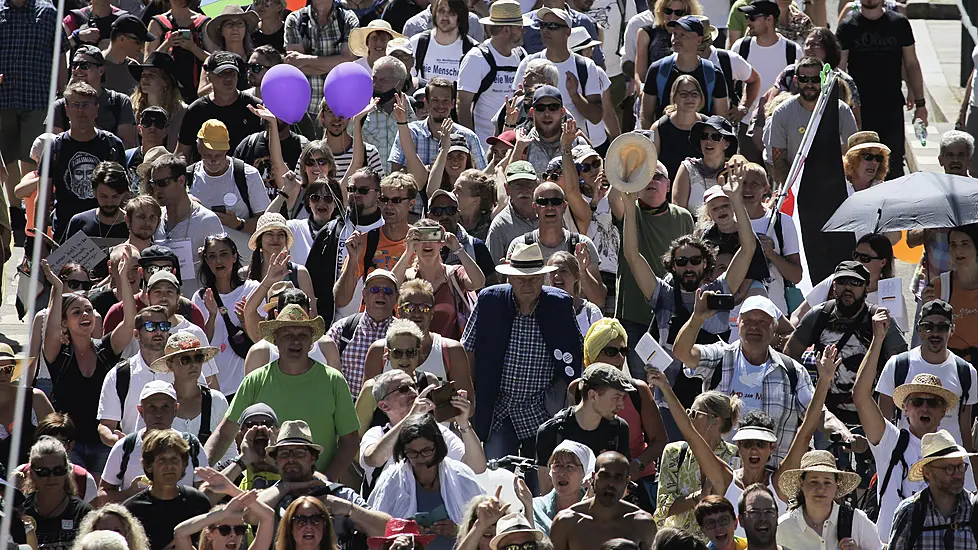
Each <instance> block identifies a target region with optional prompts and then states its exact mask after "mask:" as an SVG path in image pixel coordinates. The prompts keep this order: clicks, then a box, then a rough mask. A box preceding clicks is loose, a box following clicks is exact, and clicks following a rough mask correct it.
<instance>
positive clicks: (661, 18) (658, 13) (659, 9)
mask: <svg viewBox="0 0 978 550" xmlns="http://www.w3.org/2000/svg"><path fill="white" fill-rule="evenodd" d="M673 2H679V3H681V4H682V5H683V9H685V10H687V11H688V13H687V14H686V15H703V7H702V6H700V3H699V2H697V1H696V0H656V2H655V7H654V8H653V10H652V12H653V14H654V15H655V26H656V27H665V26H666V12H665V11H663V10H665V9H666V5H668V4H672V3H673Z"/></svg>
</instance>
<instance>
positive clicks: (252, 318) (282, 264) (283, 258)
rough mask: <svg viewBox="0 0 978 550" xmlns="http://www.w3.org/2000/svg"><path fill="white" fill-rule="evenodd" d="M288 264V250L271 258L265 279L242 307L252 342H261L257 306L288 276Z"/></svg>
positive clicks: (259, 316)
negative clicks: (274, 286) (273, 287)
mask: <svg viewBox="0 0 978 550" xmlns="http://www.w3.org/2000/svg"><path fill="white" fill-rule="evenodd" d="M288 262H289V251H288V250H282V251H281V252H279V253H277V254H275V255H274V256H272V257H271V259H269V261H268V271H266V272H265V278H264V279H262V281H261V286H259V287H258V288H257V289H256V290H255V291H253V292H252V293H251V294H250V295H248V300H247V301H246V302H245V307H244V313H245V319H244V321H245V331H246V332H247V333H248V338H251V341H252V342H258V341H260V340H261V332H260V331H259V330H258V323H259V322H260V321H261V320H262V317H261V315H260V314H259V313H258V306H260V305H261V303H262V302H264V301H265V297H266V296H268V291H269V289H271V288H272V285H274V284H275V283H277V282H279V281H281V280H283V279H285V277H286V275H288V274H289V264H288ZM210 291H211V290H210V289H208V290H207V291H206V292H210ZM205 298H206V296H205Z"/></svg>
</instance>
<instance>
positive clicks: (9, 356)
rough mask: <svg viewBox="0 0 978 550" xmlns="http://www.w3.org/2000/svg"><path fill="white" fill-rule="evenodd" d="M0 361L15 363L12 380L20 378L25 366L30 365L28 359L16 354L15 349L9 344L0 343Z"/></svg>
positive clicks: (11, 374) (11, 375)
mask: <svg viewBox="0 0 978 550" xmlns="http://www.w3.org/2000/svg"><path fill="white" fill-rule="evenodd" d="M0 361H13V362H14V371H13V372H12V373H10V379H11V380H16V379H18V378H20V373H21V371H22V370H23V369H24V365H25V364H27V363H28V358H27V357H25V356H23V355H17V354H15V353H14V349H13V348H12V347H10V345H9V344H6V343H3V342H0Z"/></svg>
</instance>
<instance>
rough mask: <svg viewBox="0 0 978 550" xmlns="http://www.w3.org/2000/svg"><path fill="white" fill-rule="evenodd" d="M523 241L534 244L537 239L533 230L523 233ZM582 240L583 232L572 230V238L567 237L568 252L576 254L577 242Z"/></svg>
mask: <svg viewBox="0 0 978 550" xmlns="http://www.w3.org/2000/svg"><path fill="white" fill-rule="evenodd" d="M523 242H524V243H526V244H534V243H536V242H537V240H536V239H535V238H534V237H533V232H532V231H530V232H528V233H525V234H523ZM580 242H581V234H580V233H575V232H573V231H571V232H570V238H568V239H567V252H569V253H570V254H572V255H573V254H574V250H576V249H577V244H578V243H580Z"/></svg>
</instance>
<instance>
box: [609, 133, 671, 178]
mask: <svg viewBox="0 0 978 550" xmlns="http://www.w3.org/2000/svg"><path fill="white" fill-rule="evenodd" d="M658 157H659V154H658V152H656V150H655V144H654V143H652V140H651V139H649V138H648V137H646V135H645V134H642V133H639V132H626V133H624V134H621V135H619V136H618V137H616V138H615V140H614V141H612V142H611V146H610V147H608V152H607V154H606V155H605V174H606V175H607V176H608V181H609V182H610V183H611V185H612V186H613V187H615V188H616V189H618V190H619V191H622V192H625V193H636V192H638V191H641V190H642V189H645V187H646V186H647V185H648V184H649V182H650V181H652V176H654V175H655V166H656V162H657V161H658Z"/></svg>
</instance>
